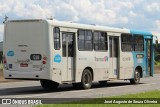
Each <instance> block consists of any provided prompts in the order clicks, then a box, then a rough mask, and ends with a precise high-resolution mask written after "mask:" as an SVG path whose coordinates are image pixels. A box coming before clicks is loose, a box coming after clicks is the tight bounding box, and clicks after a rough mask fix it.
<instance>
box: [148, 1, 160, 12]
mask: <svg viewBox="0 0 160 107" xmlns="http://www.w3.org/2000/svg"><path fill="white" fill-rule="evenodd" d="M146 10H147V11H148V12H155V11H160V3H156V2H154V3H151V4H148V5H147V6H146Z"/></svg>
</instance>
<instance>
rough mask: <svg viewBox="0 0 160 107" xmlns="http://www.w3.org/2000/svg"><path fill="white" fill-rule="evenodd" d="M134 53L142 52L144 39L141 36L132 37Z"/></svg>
mask: <svg viewBox="0 0 160 107" xmlns="http://www.w3.org/2000/svg"><path fill="white" fill-rule="evenodd" d="M134 51H144V38H143V36H142V35H134Z"/></svg>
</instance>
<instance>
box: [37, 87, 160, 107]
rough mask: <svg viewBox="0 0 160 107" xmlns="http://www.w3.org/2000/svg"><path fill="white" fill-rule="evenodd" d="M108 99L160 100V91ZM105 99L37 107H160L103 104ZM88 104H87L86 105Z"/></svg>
mask: <svg viewBox="0 0 160 107" xmlns="http://www.w3.org/2000/svg"><path fill="white" fill-rule="evenodd" d="M107 98H115V99H116V98H121V99H123V98H160V90H155V91H149V92H143V93H137V94H128V95H122V96H114V97H106V98H104V99H107ZM102 100H103V99H98V98H97V99H93V100H84V101H76V102H71V103H73V104H51V105H38V106H36V107H135V106H136V107H160V105H159V104H103V102H104V100H103V101H102ZM81 103H83V104H81ZM84 103H87V104H84Z"/></svg>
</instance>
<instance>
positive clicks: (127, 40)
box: [121, 34, 133, 52]
mask: <svg viewBox="0 0 160 107" xmlns="http://www.w3.org/2000/svg"><path fill="white" fill-rule="evenodd" d="M121 44H122V46H121V48H122V52H131V51H133V48H132V35H131V34H122V35H121Z"/></svg>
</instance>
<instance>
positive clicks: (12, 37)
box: [4, 20, 50, 79]
mask: <svg viewBox="0 0 160 107" xmlns="http://www.w3.org/2000/svg"><path fill="white" fill-rule="evenodd" d="M5 27H6V28H5V29H6V30H5V31H6V32H5V37H4V56H5V58H6V61H7V63H6V64H5V69H4V77H5V78H21V79H39V78H41V79H48V78H50V72H49V71H50V63H49V61H50V52H49V51H48V50H49V41H48V36H47V35H48V24H47V22H45V21H41V20H40V21H9V22H7V23H6V26H5ZM31 57H32V58H31ZM44 57H46V60H47V63H46V64H45V65H43V64H42V61H43V58H44Z"/></svg>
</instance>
